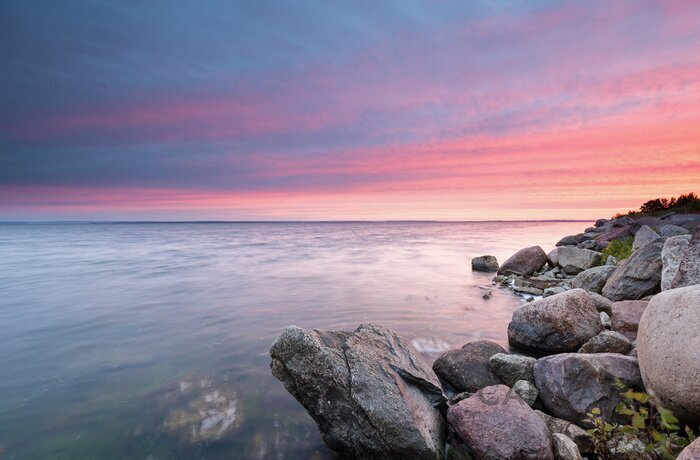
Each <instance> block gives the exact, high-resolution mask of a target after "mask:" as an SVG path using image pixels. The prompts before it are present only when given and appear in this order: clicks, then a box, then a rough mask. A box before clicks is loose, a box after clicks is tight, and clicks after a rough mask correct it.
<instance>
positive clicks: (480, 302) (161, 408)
mask: <svg viewBox="0 0 700 460" xmlns="http://www.w3.org/2000/svg"><path fill="white" fill-rule="evenodd" d="M585 226H586V224H585V223H581V222H509V223H503V222H480V223H421V222H417V223H416V222H413V223H211V224H209V223H182V224H180V223H169V224H154V223H149V224H3V225H0V369H2V378H0V457H1V458H5V457H6V458H11V459H35V458H53V459H81V458H85V459H98V458H99V459H104V458H117V459H119V458H125V459H126V458H135V459H137V458H143V459H147V458H148V459H178V458H207V459H217V458H275V459H281V458H291V459H297V458H298V459H302V458H303V459H306V458H312V457H313V458H319V459H322V458H332V453H331V452H330V451H329V450H328V449H327V448H326V447H325V446H324V444H323V442H322V441H321V438H320V435H319V434H318V431H317V429H316V426H315V425H314V423H313V421H312V420H311V418H310V417H309V416H308V415H306V413H305V411H304V410H303V408H302V407H301V406H300V405H299V404H297V403H296V402H295V401H294V399H293V398H291V396H289V395H288V394H287V393H286V392H285V391H284V388H283V387H282V385H281V383H279V382H278V381H277V380H275V379H274V378H273V377H272V376H271V374H270V371H269V356H268V354H267V353H268V349H269V346H270V344H271V343H272V341H273V340H274V338H275V337H276V336H277V334H278V333H279V331H280V330H281V329H282V328H283V327H284V326H286V325H288V324H296V325H298V326H302V327H306V328H325V329H345V330H352V329H354V328H355V327H357V325H358V324H359V323H362V322H376V323H379V324H382V325H385V326H387V327H390V328H392V329H394V330H396V331H397V332H398V333H399V334H401V335H402V336H404V337H405V338H406V339H407V340H409V341H411V342H412V343H413V344H414V346H416V347H417V348H418V349H419V350H421V351H422V352H423V353H424V354H425V355H426V357H427V358H428V359H430V360H432V359H434V358H435V357H436V356H438V355H439V354H440V352H442V351H444V350H446V349H448V348H457V347H460V346H461V345H463V344H464V343H466V342H468V341H470V340H474V339H480V338H485V339H492V340H495V341H497V342H499V343H501V344H503V345H504V346H505V345H506V326H507V324H508V321H509V320H510V317H511V313H512V311H513V310H514V309H515V308H517V307H518V306H519V305H521V303H522V299H521V298H519V297H516V296H515V295H513V294H512V293H509V292H505V291H500V290H494V292H493V295H492V297H491V299H490V300H488V301H487V300H484V299H482V294H483V292H484V288H485V287H486V288H488V287H490V284H491V278H492V275H489V274H480V273H472V272H471V270H470V259H471V257H474V256H476V255H482V254H493V255H495V256H496V257H498V259H499V261H503V260H505V259H506V258H507V257H508V256H510V255H511V254H512V253H513V252H515V251H516V250H517V249H520V248H522V247H524V246H531V245H533V244H540V245H541V246H542V247H543V248H544V249H545V250H549V249H551V247H553V245H554V243H555V242H556V241H557V240H558V239H559V238H560V237H561V236H563V235H566V234H571V233H577V232H578V231H580V230H581V229H582V228H583V227H585ZM212 408H215V409H212ZM208 410H214V412H216V413H212V414H210V413H207V412H206V411H208ZM201 411H204V416H202V413H201ZM192 414H197V415H198V416H199V417H200V418H202V417H203V418H204V419H206V420H207V422H206V423H208V424H215V425H216V427H223V428H224V429H223V432H222V434H221V436H220V438H219V439H213V438H212V437H209V438H208V439H207V440H202V439H199V438H197V437H196V436H195V435H196V433H195V435H193V433H192V429H193V428H192V427H193V426H194V427H195V429H200V428H202V425H201V420H199V419H197V418H196V417H195V419H196V421H193V420H192V416H193V415H192ZM3 455H4V457H3Z"/></svg>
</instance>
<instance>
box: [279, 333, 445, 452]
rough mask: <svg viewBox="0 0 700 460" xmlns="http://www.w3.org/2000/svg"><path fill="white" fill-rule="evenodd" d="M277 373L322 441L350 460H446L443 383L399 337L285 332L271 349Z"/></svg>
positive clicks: (391, 335)
mask: <svg viewBox="0 0 700 460" xmlns="http://www.w3.org/2000/svg"><path fill="white" fill-rule="evenodd" d="M270 356H271V358H272V363H271V367H272V373H273V375H274V376H275V377H277V378H278V379H279V380H281V381H282V383H284V386H285V387H286V389H287V391H289V392H290V393H291V394H292V396H294V397H295V398H296V399H297V401H299V402H300V403H301V404H302V405H303V406H304V407H305V408H306V410H307V411H308V412H309V414H310V415H311V416H312V417H313V419H314V420H315V421H316V423H317V424H318V427H319V429H320V431H321V434H322V436H323V440H324V441H325V442H326V444H327V445H328V446H329V447H330V448H331V449H333V450H335V451H337V452H338V453H340V454H341V455H343V456H345V457H348V458H391V459H403V458H409V457H410V458H418V459H441V458H442V456H443V449H444V433H445V427H444V425H443V421H442V416H441V415H440V412H439V410H438V409H436V406H440V405H443V404H444V403H445V398H444V396H443V395H442V390H441V388H440V383H439V381H438V379H437V377H436V376H435V374H434V373H433V371H432V369H431V368H430V366H429V365H428V364H427V363H426V362H425V361H424V360H423V358H422V357H421V355H420V354H418V352H416V351H415V350H413V348H412V347H411V346H410V345H409V344H408V343H406V342H404V341H403V340H401V339H400V338H399V337H398V336H397V335H396V334H395V333H394V332H392V331H390V330H389V329H386V328H384V327H381V326H376V325H372V324H362V325H360V326H359V327H358V328H357V329H356V330H355V331H354V332H351V333H348V332H336V331H311V330H305V329H301V328H299V327H296V326H288V327H286V328H284V330H283V331H282V333H281V334H280V336H279V337H278V338H277V340H276V341H275V343H273V345H272V347H271V349H270Z"/></svg>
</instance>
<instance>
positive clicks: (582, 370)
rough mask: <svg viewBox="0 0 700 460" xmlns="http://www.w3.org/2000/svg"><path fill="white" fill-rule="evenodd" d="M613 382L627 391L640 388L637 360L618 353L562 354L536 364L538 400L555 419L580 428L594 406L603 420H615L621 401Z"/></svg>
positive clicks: (640, 381) (546, 358)
mask: <svg viewBox="0 0 700 460" xmlns="http://www.w3.org/2000/svg"><path fill="white" fill-rule="evenodd" d="M616 379H620V381H621V382H622V383H623V384H624V385H625V386H626V387H630V388H643V387H642V379H641V376H640V374H639V367H638V364H637V360H636V359H635V358H631V357H629V356H624V355H620V354H617V353H595V354H585V353H564V354H559V355H555V356H547V357H545V358H541V359H539V360H537V363H535V384H536V385H537V389H538V390H539V393H540V400H541V401H542V403H543V404H544V406H545V407H546V408H547V409H548V410H549V412H550V413H552V414H553V415H554V416H556V417H559V418H563V419H565V420H569V421H570V422H574V423H576V424H579V425H584V426H586V424H587V423H588V422H587V421H586V419H587V415H586V414H587V413H589V412H591V409H593V408H594V407H597V408H599V409H600V410H601V417H602V418H603V419H604V420H616V419H617V414H614V412H613V408H614V407H615V405H616V404H617V403H618V402H620V400H621V397H620V390H619V389H618V388H616V387H615V382H616Z"/></svg>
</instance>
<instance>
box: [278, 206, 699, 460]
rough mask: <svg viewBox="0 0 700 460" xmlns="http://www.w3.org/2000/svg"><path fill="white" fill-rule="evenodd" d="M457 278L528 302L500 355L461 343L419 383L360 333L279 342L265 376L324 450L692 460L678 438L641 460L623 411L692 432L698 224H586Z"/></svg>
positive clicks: (286, 337)
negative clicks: (307, 422) (613, 250)
mask: <svg viewBox="0 0 700 460" xmlns="http://www.w3.org/2000/svg"><path fill="white" fill-rule="evenodd" d="M616 242H626V243H631V251H630V254H629V256H628V257H625V258H624V259H622V260H618V259H617V258H616V257H614V256H612V255H610V254H609V252H610V251H606V248H608V246H609V245H611V244H619V243H616ZM472 270H475V271H484V272H495V273H496V277H495V278H494V285H495V286H497V287H500V288H503V289H510V290H512V291H513V292H514V293H516V294H518V295H521V296H523V297H525V298H526V300H528V302H526V303H524V305H523V306H522V307H520V308H518V309H517V310H515V311H514V312H513V317H512V320H511V322H510V324H509V325H508V341H509V344H510V348H511V349H510V351H508V350H505V349H503V348H502V347H501V346H500V345H498V344H496V343H494V342H490V341H486V340H479V341H474V342H470V343H467V344H465V345H464V346H463V347H462V348H461V349H459V350H450V351H447V352H445V353H444V354H443V355H442V356H440V357H439V358H438V359H437V360H436V361H435V363H434V364H433V366H432V367H431V366H430V365H428V364H427V362H426V361H425V360H424V358H423V357H422V355H421V354H420V353H418V352H417V351H416V350H415V349H413V347H412V346H411V345H410V344H409V343H408V342H406V341H404V340H403V339H402V338H401V337H399V336H398V335H397V334H395V333H394V332H393V331H391V330H389V329H387V328H384V327H382V326H378V325H374V324H362V325H360V326H359V327H358V328H357V329H356V330H355V331H353V332H338V331H320V330H305V329H301V328H298V327H296V326H288V327H287V328H285V329H284V330H283V331H282V333H281V335H280V336H279V338H278V339H277V340H276V341H275V342H274V344H273V345H272V347H271V349H270V356H271V358H272V363H271V368H272V373H273V375H274V376H275V377H277V378H278V379H279V380H280V381H282V383H283V384H284V386H285V388H286V389H287V390H288V391H289V393H291V394H292V395H293V396H294V397H295V398H296V399H297V400H298V401H299V402H300V403H301V404H302V405H303V406H304V407H305V408H306V410H307V411H308V412H309V414H310V415H311V416H312V417H313V419H314V420H315V421H316V423H317V424H318V427H319V430H320V431H321V434H322V436H323V439H324V441H325V442H326V444H327V445H328V446H329V447H330V448H331V449H333V450H335V451H336V452H338V453H339V454H340V455H341V456H342V457H343V458H357V459H365V458H368V459H372V458H382V459H384V458H389V459H407V458H411V459H443V458H449V459H467V458H476V459H580V458H584V457H585V458H630V459H631V458H635V459H636V458H649V459H654V458H667V457H668V455H671V454H672V455H671V458H673V456H676V455H678V458H681V459H700V440H697V441H694V442H692V443H691V444H690V445H688V446H687V447H685V448H684V449H683V451H682V452H680V450H681V448H682V446H684V444H687V443H688V440H687V439H690V440H691V441H692V439H693V436H692V434H688V433H687V432H686V434H685V435H682V436H685V437H682V436H681V437H680V438H677V437H676V438H674V437H673V436H671V435H669V436H671V437H669V438H668V439H671V440H672V442H674V443H676V444H672V445H671V444H669V445H670V447H668V448H666V447H667V446H666V447H665V444H664V442H665V443H666V444H668V443H671V441H668V442H667V441H665V439H666V438H663V439H664V442H660V444H659V445H660V446H661V447H658V448H652V447H649V446H648V445H645V442H643V440H642V439H640V437H641V435H640V436H638V435H637V433H636V432H635V431H634V430H632V429H631V428H630V429H628V428H627V427H628V426H632V427H636V428H638V429H640V430H641V429H642V428H648V427H647V426H646V425H644V424H645V423H647V424H650V423H651V420H652V416H651V415H649V414H645V412H644V411H646V410H647V409H645V408H642V409H640V410H641V411H642V412H641V415H640V413H638V412H635V411H636V410H637V409H636V407H637V406H636V405H635V404H637V403H634V401H633V402H632V403H629V402H628V401H627V399H629V398H636V400H637V401H644V402H646V400H647V399H648V398H649V397H651V402H652V403H653V404H654V406H653V407H655V408H656V409H653V410H656V411H658V414H660V415H659V416H657V418H658V417H661V419H662V420H663V423H666V425H663V426H664V427H665V428H667V429H668V430H667V431H669V433H670V430H671V428H674V427H675V422H673V420H676V419H675V418H672V416H671V415H670V413H669V412H668V411H671V412H672V413H673V414H675V416H676V417H677V418H678V419H680V420H676V422H677V423H678V424H679V425H678V426H680V425H684V426H687V427H689V428H690V429H694V430H695V433H697V432H698V431H697V428H698V423H699V422H700V215H697V214H690V215H683V214H681V215H676V214H673V215H667V216H665V217H663V218H656V217H637V218H632V217H630V216H623V217H620V218H618V219H613V220H606V219H599V220H598V221H596V222H595V225H594V226H592V227H589V228H586V229H585V230H584V232H582V233H580V234H577V235H570V236H566V237H564V238H562V239H561V240H560V241H559V242H558V243H557V246H556V248H555V249H554V250H552V251H551V252H550V253H549V254H547V253H545V251H544V250H542V248H540V247H539V246H532V247H528V248H524V249H522V250H520V251H518V252H517V253H516V254H514V255H513V256H512V257H510V258H509V259H508V260H506V261H505V262H504V263H503V264H502V265H500V266H499V264H498V261H497V260H496V258H495V257H493V256H479V257H475V258H474V259H473V260H472ZM485 299H486V300H487V297H485ZM623 389H624V390H629V391H627V393H624V394H623ZM630 395H632V396H630ZM636 395H642V396H636ZM650 395H651V396H650ZM667 410H668V411H667ZM647 416H648V417H649V421H645V420H646V418H645V417H647ZM635 417H637V418H639V417H641V418H642V422H641V425H640V422H639V420H638V419H635ZM630 420H631V422H630ZM668 420H671V422H668ZM628 423H631V425H627V424H628ZM623 427H624V428H623ZM669 427H671V428H669ZM674 429H675V428H674ZM674 433H675V431H674ZM656 435H658V436H662V434H659V433H656ZM656 435H655V436H656ZM601 440H602V441H601ZM662 444H663V445H662ZM678 446H681V447H678ZM674 448H675V449H676V451H674V450H673V449H674ZM664 449H666V450H664ZM667 451H668V452H667ZM679 452H680V454H679Z"/></svg>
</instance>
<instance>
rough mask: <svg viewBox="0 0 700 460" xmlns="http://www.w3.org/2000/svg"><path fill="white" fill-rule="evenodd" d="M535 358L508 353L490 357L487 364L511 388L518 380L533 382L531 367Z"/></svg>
mask: <svg viewBox="0 0 700 460" xmlns="http://www.w3.org/2000/svg"><path fill="white" fill-rule="evenodd" d="M536 361H537V360H536V359H535V358H531V357H529V356H523V355H515V354H509V353H498V354H495V355H493V356H491V359H490V360H489V363H490V364H491V369H493V372H494V373H496V375H498V376H499V377H500V378H501V380H503V381H504V382H505V384H506V385H508V386H509V387H512V386H513V385H515V382H517V381H518V380H528V381H530V382H534V381H535V374H533V371H532V369H533V367H534V366H535V362H536Z"/></svg>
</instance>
